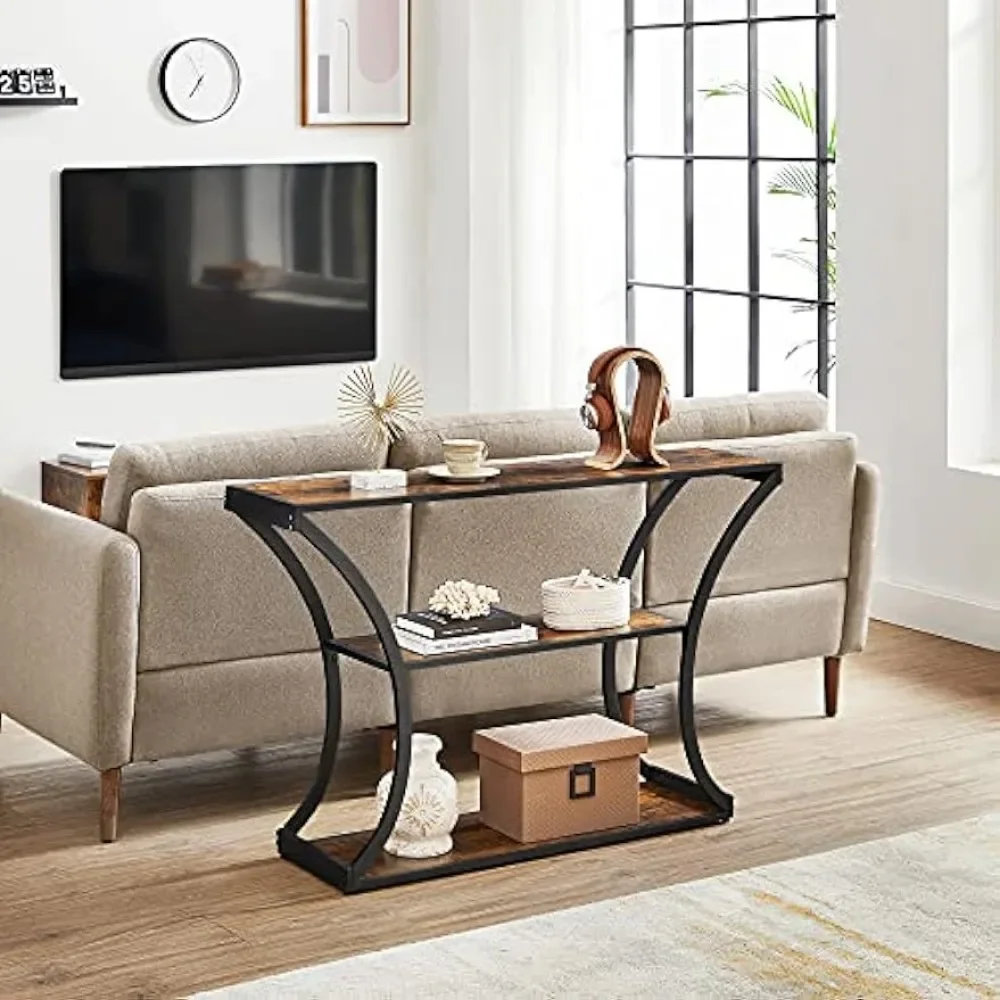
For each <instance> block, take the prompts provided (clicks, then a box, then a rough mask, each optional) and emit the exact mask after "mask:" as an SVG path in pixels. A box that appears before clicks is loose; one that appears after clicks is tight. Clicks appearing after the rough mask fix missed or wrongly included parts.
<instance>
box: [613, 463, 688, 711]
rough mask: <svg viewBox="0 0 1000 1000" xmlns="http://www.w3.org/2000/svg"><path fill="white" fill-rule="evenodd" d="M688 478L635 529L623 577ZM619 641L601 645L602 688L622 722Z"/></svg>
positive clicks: (670, 487) (665, 493) (667, 490)
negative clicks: (618, 672)
mask: <svg viewBox="0 0 1000 1000" xmlns="http://www.w3.org/2000/svg"><path fill="white" fill-rule="evenodd" d="M687 482H688V480H686V479H674V480H671V481H670V482H669V483H667V485H666V486H664V488H663V490H662V492H661V493H660V495H659V496H658V497H657V498H656V500H655V501H654V503H653V505H652V506H651V507H650V508H649V510H648V511H646V515H645V517H643V519H642V521H641V522H640V523H639V527H638V528H636V530H635V534H634V535H633V536H632V540H631V541H630V542H629V544H628V548H627V549H626V550H625V555H624V557H623V558H622V561H621V565H620V566H619V567H618V575H619V576H620V577H628V578H629V579H631V578H632V576H633V574H634V573H635V570H636V567H637V566H638V565H639V559H640V558H641V556H642V553H643V552H644V551H645V548H646V543H647V542H648V541H649V537H650V535H652V533H653V529H654V528H655V527H656V526H657V524H659V523H660V518H661V517H663V515H664V514H665V513H666V511H667V508H668V507H669V506H670V505H671V504H672V503H673V502H674V500H675V499H677V495H678V494H679V493H680V491H681V490H682V489H684V487H685V486H686V485H687ZM617 649H618V647H617V644H616V643H614V642H606V643H604V644H603V645H602V646H601V688H602V690H603V694H604V711H605V713H606V714H607V715H608V717H609V718H612V719H615V720H617V721H618V722H621V721H622V713H621V705H620V704H619V703H618V678H617V676H616V671H615V664H616V662H617Z"/></svg>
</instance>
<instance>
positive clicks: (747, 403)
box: [656, 392, 829, 444]
mask: <svg viewBox="0 0 1000 1000" xmlns="http://www.w3.org/2000/svg"><path fill="white" fill-rule="evenodd" d="M828 409H829V406H828V403H827V401H826V397H825V396H821V395H819V394H818V393H815V392H748V393H741V394H739V395H735V396H700V397H697V398H694V399H674V401H673V414H672V416H671V418H670V419H669V420H668V421H667V422H666V423H665V424H662V425H661V426H660V428H659V430H658V431H657V432H656V440H657V442H658V443H660V444H674V443H680V442H683V441H718V440H729V439H731V438H748V437H768V436H771V435H774V434H795V433H798V432H800V431H821V430H825V429H826V423H827V411H828Z"/></svg>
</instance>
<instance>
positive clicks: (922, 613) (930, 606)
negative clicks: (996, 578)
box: [872, 582, 1000, 651]
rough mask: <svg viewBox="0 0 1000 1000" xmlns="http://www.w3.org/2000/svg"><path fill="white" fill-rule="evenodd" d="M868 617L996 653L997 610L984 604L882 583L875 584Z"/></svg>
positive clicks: (999, 620) (999, 616)
mask: <svg viewBox="0 0 1000 1000" xmlns="http://www.w3.org/2000/svg"><path fill="white" fill-rule="evenodd" d="M872 617H873V618H878V619H879V620H881V621H886V622H891V623H892V624H893V625H903V626H904V627H906V628H914V629H917V630H919V631H921V632H930V633H931V634H932V635H940V636H944V637H945V638H946V639H955V640H957V641H958V642H967V643H969V644H970V645H972V646H983V647H984V648H986V649H995V650H998V651H1000V608H998V607H992V606H990V605H988V604H973V603H972V602H971V601H963V600H960V599H959V598H957V597H946V596H945V595H944V594H935V593H933V592H931V591H929V590H921V589H920V588H918V587H904V586H901V585H900V584H896V583H884V582H883V583H876V584H875V590H874V593H873V595H872Z"/></svg>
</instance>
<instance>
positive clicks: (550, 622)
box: [542, 570, 632, 632]
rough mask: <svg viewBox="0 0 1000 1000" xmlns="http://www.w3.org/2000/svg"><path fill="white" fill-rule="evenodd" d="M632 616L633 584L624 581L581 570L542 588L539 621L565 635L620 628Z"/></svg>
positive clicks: (550, 581) (545, 583) (550, 582)
mask: <svg viewBox="0 0 1000 1000" xmlns="http://www.w3.org/2000/svg"><path fill="white" fill-rule="evenodd" d="M631 613H632V584H631V581H630V580H627V579H625V578H620V579H617V580H609V579H606V578H605V577H598V576H594V575H593V574H592V573H590V572H589V571H588V570H584V571H583V572H581V573H579V574H577V575H576V576H563V577H558V578H557V579H554V580H546V581H545V582H544V583H543V584H542V621H543V622H544V623H545V625H546V627H547V628H551V629H556V630H558V631H564V632H589V631H593V630H594V629H602V628H620V627H621V626H622V625H627V624H628V621H629V618H630V616H631Z"/></svg>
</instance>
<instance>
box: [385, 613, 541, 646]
mask: <svg viewBox="0 0 1000 1000" xmlns="http://www.w3.org/2000/svg"><path fill="white" fill-rule="evenodd" d="M395 633H396V641H397V642H398V643H399V645H400V646H402V648H403V649H408V650H410V652H411V653H420V654H421V655H422V656H433V655H434V654H435V653H460V652H464V651H466V650H469V649H489V648H492V647H494V646H510V645H516V644H517V643H522V642H534V641H535V640H537V639H538V629H536V628H535V627H534V626H533V625H529V624H527V622H525V621H524V620H523V619H521V618H519V617H518V616H517V615H515V614H512V613H511V612H510V611H504V610H503V609H502V608H492V609H491V610H490V613H489V614H488V615H483V616H482V617H480V618H469V619H467V620H463V619H455V618H448V617H447V616H446V615H439V614H438V613H437V612H436V611H410V612H407V613H406V614H403V615H399V616H398V617H397V618H396V626H395Z"/></svg>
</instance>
